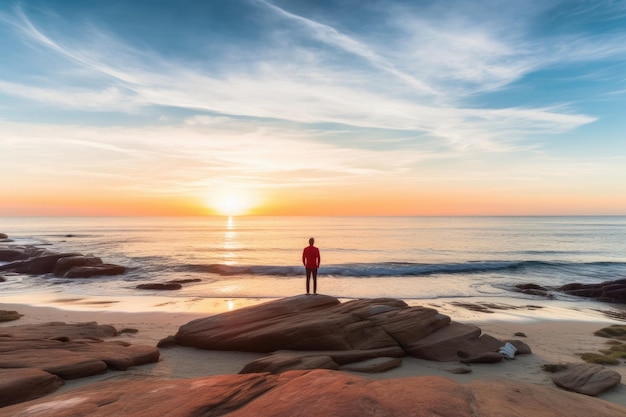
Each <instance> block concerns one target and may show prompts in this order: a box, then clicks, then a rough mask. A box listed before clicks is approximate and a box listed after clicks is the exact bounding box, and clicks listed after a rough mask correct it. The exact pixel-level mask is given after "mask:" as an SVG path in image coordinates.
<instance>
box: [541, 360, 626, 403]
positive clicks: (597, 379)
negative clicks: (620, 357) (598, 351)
mask: <svg viewBox="0 0 626 417" xmlns="http://www.w3.org/2000/svg"><path fill="white" fill-rule="evenodd" d="M621 380H622V376H621V375H620V374H619V373H618V372H615V371H613V370H610V369H608V368H605V367H604V366H602V365H595V364H591V363H573V364H566V365H565V366H564V368H563V369H562V370H560V371H559V372H557V373H556V374H555V375H554V376H553V377H552V382H554V383H555V384H556V385H558V386H559V387H561V388H564V389H566V390H569V391H575V392H578V393H581V394H585V395H594V396H595V395H598V394H601V393H603V392H604V391H606V390H608V389H611V388H613V387H614V386H616V385H617V384H619V383H620V382H621Z"/></svg>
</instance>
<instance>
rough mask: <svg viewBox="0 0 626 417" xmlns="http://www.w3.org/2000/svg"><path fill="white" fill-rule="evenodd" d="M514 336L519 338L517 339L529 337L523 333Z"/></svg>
mask: <svg viewBox="0 0 626 417" xmlns="http://www.w3.org/2000/svg"><path fill="white" fill-rule="evenodd" d="M513 336H517V337H528V336H526V334H525V333H522V332H517V333H515V334H514V335H513Z"/></svg>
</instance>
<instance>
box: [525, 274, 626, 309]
mask: <svg viewBox="0 0 626 417" xmlns="http://www.w3.org/2000/svg"><path fill="white" fill-rule="evenodd" d="M515 291H518V292H523V293H526V294H531V295H538V296H545V297H549V298H551V297H552V295H551V291H554V292H561V293H564V294H568V295H574V296H576V297H585V298H593V299H595V300H598V301H605V302H610V303H626V279H617V280H613V281H604V282H600V283H597V284H580V283H573V284H566V285H563V286H560V287H554V288H546V287H542V286H540V285H537V284H518V285H516V286H515Z"/></svg>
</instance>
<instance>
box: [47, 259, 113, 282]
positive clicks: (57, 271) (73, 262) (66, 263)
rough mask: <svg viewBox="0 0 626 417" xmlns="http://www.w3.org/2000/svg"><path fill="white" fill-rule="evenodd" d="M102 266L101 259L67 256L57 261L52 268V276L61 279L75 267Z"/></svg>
mask: <svg viewBox="0 0 626 417" xmlns="http://www.w3.org/2000/svg"><path fill="white" fill-rule="evenodd" d="M96 265H102V259H100V258H98V257H95V256H82V255H80V256H68V257H66V258H61V259H59V260H58V261H57V263H56V265H55V267H54V275H56V276H57V277H62V276H64V275H65V273H66V272H67V271H69V270H70V269H71V268H73V267H75V266H96Z"/></svg>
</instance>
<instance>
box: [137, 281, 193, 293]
mask: <svg viewBox="0 0 626 417" xmlns="http://www.w3.org/2000/svg"><path fill="white" fill-rule="evenodd" d="M182 287H183V286H182V285H180V284H176V283H169V284H159V283H153V284H139V285H137V286H136V287H135V288H137V289H140V290H161V291H167V290H180V289H181V288H182Z"/></svg>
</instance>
